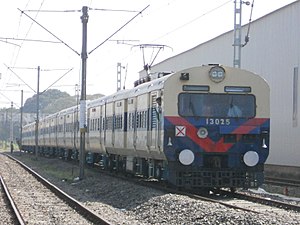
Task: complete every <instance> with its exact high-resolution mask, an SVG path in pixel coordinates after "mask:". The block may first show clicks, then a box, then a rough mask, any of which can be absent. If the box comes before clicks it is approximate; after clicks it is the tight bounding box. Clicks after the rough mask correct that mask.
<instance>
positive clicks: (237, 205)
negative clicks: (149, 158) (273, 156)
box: [143, 182, 300, 214]
mask: <svg viewBox="0 0 300 225" xmlns="http://www.w3.org/2000/svg"><path fill="white" fill-rule="evenodd" d="M143 183H144V185H146V186H149V185H150V186H152V187H153V188H158V189H160V190H164V191H167V192H170V193H174V194H181V195H186V196H189V197H191V198H194V199H198V200H204V201H209V202H213V203H218V204H221V205H224V206H226V207H229V208H234V209H237V210H242V211H247V212H253V213H260V214H261V213H263V214H268V213H269V212H270V213H273V212H274V211H276V212H282V213H285V212H286V211H289V210H291V211H295V212H300V205H295V204H289V203H286V202H282V201H278V200H272V199H270V198H263V197H259V196H257V195H255V196H254V195H249V194H246V193H242V192H239V193H238V192H235V193H232V192H230V191H226V190H220V191H218V194H209V195H206V194H204V195H203V194H201V193H200V194H199V193H198V194H197V193H190V192H189V191H178V190H174V189H173V188H168V187H160V186H159V185H157V184H154V185H153V184H149V182H143Z"/></svg>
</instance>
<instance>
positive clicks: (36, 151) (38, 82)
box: [35, 66, 40, 159]
mask: <svg viewBox="0 0 300 225" xmlns="http://www.w3.org/2000/svg"><path fill="white" fill-rule="evenodd" d="M37 70H38V75H37V91H36V120H35V159H37V158H38V148H39V110H40V106H39V105H40V99H39V98H40V66H38V68H37Z"/></svg>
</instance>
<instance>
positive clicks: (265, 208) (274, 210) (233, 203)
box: [25, 159, 300, 224]
mask: <svg viewBox="0 0 300 225" xmlns="http://www.w3.org/2000/svg"><path fill="white" fill-rule="evenodd" d="M25 161H26V160H25ZM30 161H32V160H30ZM41 161H42V160H40V162H41ZM46 161H48V162H50V163H51V161H56V160H52V159H50V160H46ZM58 164H66V165H65V166H60V167H59V168H65V167H68V168H69V171H71V170H72V168H73V166H70V164H71V165H72V163H65V162H62V163H58ZM67 164H68V165H67ZM29 165H30V163H29ZM38 165H39V164H38ZM38 165H37V164H35V166H34V168H36V167H37V168H39V167H41V168H43V166H41V165H39V166H38ZM54 167H55V166H54ZM41 168H39V170H41ZM55 168H56V167H55ZM37 170H38V169H37ZM42 170H43V169H42ZM42 170H41V171H42ZM44 170H45V169H44ZM88 170H89V171H94V172H96V173H98V174H99V172H101V173H102V172H103V171H102V170H100V169H99V168H97V167H96V168H93V169H90V168H89V169H88ZM86 172H88V171H86ZM96 173H95V174H96ZM103 173H104V174H106V175H109V174H111V173H107V172H106V171H104V172H103ZM99 176H100V177H106V176H105V175H103V176H102V175H99ZM113 176H114V177H117V178H118V179H119V178H122V179H123V180H124V181H118V182H117V181H113V182H115V183H118V186H120V185H121V184H123V183H124V182H125V181H126V182H128V181H129V180H130V177H126V176H124V175H122V176H118V174H115V173H113ZM95 178H96V177H95ZM105 179H106V180H109V178H107V177H106V178H105ZM113 180H115V179H113ZM134 180H135V183H137V184H139V185H140V184H142V185H144V186H145V187H148V188H149V187H150V186H151V187H154V188H155V189H158V190H164V191H163V192H164V193H165V194H158V195H157V194H155V196H166V198H171V199H170V203H165V204H167V205H168V207H167V208H169V204H172V205H173V203H174V204H175V205H174V206H173V207H176V208H177V207H178V204H179V207H180V205H181V204H183V205H184V211H185V212H188V211H186V210H187V208H186V205H189V204H190V203H185V201H189V202H191V201H192V202H193V204H196V205H198V207H196V208H195V207H192V208H194V209H197V211H196V212H193V214H188V217H189V218H194V219H191V220H190V221H195V220H201V218H207V217H205V216H204V217H203V216H196V214H207V215H209V211H208V212H207V211H206V210H205V209H208V208H207V207H209V208H212V209H214V210H212V213H213V214H214V216H215V214H216V216H217V215H220V214H219V213H220V212H219V213H216V212H217V211H218V210H219V209H222V212H224V215H228V212H231V213H233V214H236V215H238V217H235V216H234V217H232V216H228V218H234V219H233V220H235V221H236V223H237V224H241V223H240V222H237V218H241V217H243V216H245V217H247V215H252V217H251V220H255V221H256V220H259V219H255V218H265V217H270V215H274V218H276V219H274V221H276V220H277V221H281V220H280V219H279V220H278V219H277V216H278V215H284V216H285V215H287V214H288V215H293V216H292V217H291V218H293V217H295V218H297V219H294V221H299V220H298V219H299V218H300V217H299V216H297V215H298V213H295V212H294V211H293V210H290V209H286V208H284V207H283V206H281V207H282V208H281V207H280V206H274V205H271V204H270V203H265V204H269V205H265V204H263V203H257V202H253V200H249V199H241V197H238V196H232V195H231V193H228V192H226V193H220V194H218V195H212V194H210V195H207V196H203V195H202V194H199V193H189V192H184V191H178V190H175V189H171V188H166V187H163V188H162V187H161V186H160V187H158V186H157V184H158V182H153V181H150V180H143V179H139V180H137V179H134ZM94 182H95V181H94ZM94 182H93V185H95V183H94ZM97 182H100V183H102V182H104V181H97ZM130 182H131V183H132V182H133V181H132V180H130ZM130 186H131V189H134V190H135V189H136V190H137V191H136V192H135V194H134V196H135V197H133V199H131V201H133V202H134V201H137V198H138V196H139V195H141V194H139V193H138V190H140V189H142V190H143V189H144V188H143V187H140V186H138V185H133V184H131V185H130ZM86 187H87V186H86ZM109 187H110V188H111V189H115V188H116V187H115V186H113V185H112V186H109ZM84 188H85V187H84ZM88 188H89V189H90V188H91V189H92V187H91V186H88ZM125 190H127V191H128V189H126V188H124V191H123V190H122V191H121V190H119V192H120V195H118V196H119V198H120V199H122V198H128V197H127V194H126V195H124V194H125V193H126V191H125ZM89 191H91V192H94V193H95V195H93V197H92V198H93V200H94V201H102V200H96V199H97V196H99V194H100V193H101V194H103V193H106V194H107V195H108V198H111V197H112V195H111V192H110V191H104V190H102V189H101V188H100V187H99V188H98V189H97V190H95V189H94V190H93V191H92V190H89ZM148 191H149V192H150V193H151V190H148ZM148 191H147V193H148ZM122 193H123V194H122ZM159 193H160V192H159ZM106 194H104V196H105V195H106ZM145 194H146V192H144V194H143V195H145ZM170 194H171V195H170ZM173 194H174V195H173ZM113 195H116V193H114V194H113ZM150 195H151V194H150ZM77 196H78V195H77ZM167 196H170V197H167ZM181 196H182V197H181ZM187 197H189V198H187ZM129 198H130V197H129ZM159 198H162V199H164V200H163V201H161V200H159V202H157V201H156V202H153V203H151V205H149V208H148V209H147V210H146V211H147V213H146V214H145V215H144V217H141V218H143V219H142V220H141V221H144V219H145V218H148V216H150V217H151V216H152V215H153V214H152V213H151V212H152V211H153V208H159V209H162V208H164V205H161V202H164V201H165V199H166V198H165V197H159ZM178 198H180V199H185V200H184V202H177V199H178ZM90 199H91V198H90ZM188 199H192V200H188ZM81 200H82V199H81ZM197 200H199V201H197ZM85 201H86V200H85ZM118 201H119V200H114V203H116V202H118ZM123 201H126V200H125V199H124V200H123ZM138 201H139V200H138ZM144 201H145V200H142V201H140V204H138V206H137V207H136V208H135V210H134V213H135V214H139V213H140V212H138V213H137V211H140V209H141V208H144V207H145V206H144V204H141V203H143V202H144ZM146 202H147V201H145V204H146V205H147V203H146ZM204 202H206V203H204ZM114 203H113V204H114ZM211 203H212V204H211ZM214 203H217V204H214ZM117 204H118V203H117ZM126 204H127V205H130V203H126ZM218 204H219V205H222V206H224V207H220V206H218ZM121 205H122V206H118V208H119V209H120V208H121V209H122V208H123V207H126V206H125V205H123V203H121ZM203 205H205V206H203ZM199 206H200V208H199ZM89 207H90V205H89ZM131 207H132V206H130V208H131ZM173 207H171V209H170V210H168V211H167V212H166V213H165V214H162V215H161V217H163V216H164V215H166V217H165V218H169V217H170V216H171V215H172V216H171V217H174V211H172V208H173ZM90 208H91V207H90ZM167 208H165V209H167ZM226 208H227V209H226ZM91 209H92V210H95V209H94V208H91ZM173 209H174V208H173ZM233 209H234V210H233ZM124 210H125V209H124ZM149 210H150V211H149ZM157 210H158V209H157ZM202 210H204V211H205V213H203V212H202ZM95 211H97V210H95ZM169 211H170V212H171V214H168V213H170V212H169ZM225 212H226V213H225ZM298 212H299V211H298ZM175 213H176V214H177V213H178V214H179V215H180V217H181V218H182V215H181V214H180V213H181V212H180V211H178V212H175ZM255 214H256V215H257V217H256V216H254V219H252V218H253V215H255ZM155 215H157V213H155ZM211 215H212V214H211ZM211 215H210V216H209V218H211ZM275 215H276V216H275ZM214 216H213V217H214ZM155 218H157V217H155ZM228 218H226V220H229V219H228ZM249 218H250V217H249ZM221 220H222V219H221ZM154 221H155V223H158V222H157V219H155V220H154ZM184 221H189V219H185V220H184ZM222 221H223V220H222ZM283 221H284V220H283ZM142 223H143V222H141V223H140V224H142ZM132 224H134V223H132ZM138 224H139V223H138ZM149 224H153V222H149ZM179 224H180V223H179ZM181 224H182V222H181ZM191 224H193V223H191ZM199 224H201V222H200V223H199ZM203 224H205V223H203ZM229 224H230V223H229ZM274 224H283V223H281V222H277V223H274Z"/></svg>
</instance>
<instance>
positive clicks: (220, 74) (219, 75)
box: [209, 66, 225, 83]
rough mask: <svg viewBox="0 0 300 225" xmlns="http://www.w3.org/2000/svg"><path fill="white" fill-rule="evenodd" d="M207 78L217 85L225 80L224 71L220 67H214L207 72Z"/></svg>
mask: <svg viewBox="0 0 300 225" xmlns="http://www.w3.org/2000/svg"><path fill="white" fill-rule="evenodd" d="M209 78H210V79H211V80H212V81H213V82H215V83H219V82H221V81H223V80H224V79H225V70H224V68H222V67H220V66H214V67H212V68H211V69H210V71H209Z"/></svg>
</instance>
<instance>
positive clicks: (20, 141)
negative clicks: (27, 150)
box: [19, 90, 23, 152]
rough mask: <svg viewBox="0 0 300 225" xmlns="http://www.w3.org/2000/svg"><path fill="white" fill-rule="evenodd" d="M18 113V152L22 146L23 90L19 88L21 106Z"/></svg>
mask: <svg viewBox="0 0 300 225" xmlns="http://www.w3.org/2000/svg"><path fill="white" fill-rule="evenodd" d="M20 111H21V112H20V114H21V118H20V140H19V148H20V152H21V150H22V149H21V147H22V139H23V135H22V132H23V90H21V108H20Z"/></svg>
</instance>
